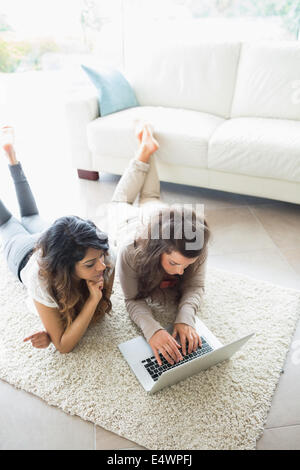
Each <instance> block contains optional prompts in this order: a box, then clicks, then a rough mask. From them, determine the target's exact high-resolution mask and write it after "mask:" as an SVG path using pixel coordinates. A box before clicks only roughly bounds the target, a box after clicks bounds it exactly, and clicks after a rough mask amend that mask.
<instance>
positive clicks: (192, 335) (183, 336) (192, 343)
mask: <svg viewBox="0 0 300 470" xmlns="http://www.w3.org/2000/svg"><path fill="white" fill-rule="evenodd" d="M177 335H178V336H179V338H180V342H181V344H182V354H183V355H184V356H185V355H186V354H187V353H188V354H191V352H192V351H196V349H197V348H198V346H199V347H200V348H201V346H202V342H201V338H200V336H199V335H198V333H197V331H196V330H195V328H193V327H192V326H189V325H187V324H186V323H175V325H174V330H173V333H172V336H173V338H176V336H177ZM187 342H188V345H189V346H188V351H186V343H187Z"/></svg>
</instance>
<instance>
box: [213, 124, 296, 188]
mask: <svg viewBox="0 0 300 470" xmlns="http://www.w3.org/2000/svg"><path fill="white" fill-rule="evenodd" d="M208 168H210V169H214V170H220V171H225V172H228V173H236V174H241V175H248V176H258V177H265V178H275V179H279V180H287V181H294V182H300V122H299V121H291V120H281V119H264V118H236V119H230V120H228V121H226V122H224V123H223V124H222V125H221V126H219V127H218V128H217V129H216V131H215V132H214V134H213V136H212V138H211V140H210V143H209V151H208Z"/></svg>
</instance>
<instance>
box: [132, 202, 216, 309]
mask: <svg viewBox="0 0 300 470" xmlns="http://www.w3.org/2000/svg"><path fill="white" fill-rule="evenodd" d="M184 227H185V228H186V229H183V228H184ZM153 234H154V236H153ZM210 236H211V232H210V229H209V227H208V224H207V221H206V219H205V217H201V216H199V215H198V214H197V213H196V211H195V210H193V209H189V208H188V209H187V208H186V207H185V206H176V207H171V208H169V207H168V208H163V209H160V210H159V211H158V212H157V213H155V214H154V215H153V216H152V217H151V220H150V221H149V223H148V224H147V225H146V227H145V229H144V230H143V231H142V233H141V234H140V235H139V236H138V237H137V238H136V239H135V240H134V246H135V254H134V260H133V263H134V266H135V268H136V271H137V277H138V294H137V295H136V297H135V299H136V300H137V299H142V298H145V297H147V296H149V295H150V294H151V293H152V292H153V291H154V289H155V288H156V287H158V286H159V284H160V282H161V280H162V279H163V276H164V274H165V271H164V269H163V267H162V266H161V255H162V254H163V253H168V254H170V253H171V252H172V251H178V252H179V253H180V254H182V255H183V256H185V257H186V258H196V257H198V259H197V260H196V261H195V263H193V264H192V265H191V266H190V268H191V269H194V270H196V269H197V268H198V267H199V264H200V263H202V262H203V261H204V259H205V257H206V254H207V244H208V240H209V238H210ZM199 237H200V238H201V241H200V246H199V243H196V244H195V242H196V241H197V239H198V240H199ZM179 286H180V279H179Z"/></svg>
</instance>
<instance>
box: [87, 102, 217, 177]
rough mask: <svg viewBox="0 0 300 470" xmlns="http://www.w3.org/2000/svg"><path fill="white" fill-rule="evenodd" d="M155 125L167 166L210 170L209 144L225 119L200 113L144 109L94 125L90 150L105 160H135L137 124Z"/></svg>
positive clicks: (160, 154)
mask: <svg viewBox="0 0 300 470" xmlns="http://www.w3.org/2000/svg"><path fill="white" fill-rule="evenodd" d="M138 119H142V120H145V121H147V122H149V123H151V124H152V126H153V128H154V134H155V136H156V138H157V140H158V142H159V143H160V148H159V150H158V151H157V152H156V155H157V158H159V159H160V160H161V161H163V162H165V163H170V164H177V165H182V164H183V163H184V165H186V166H190V167H201V168H207V148H208V140H209V138H210V136H211V135H212V133H213V132H214V131H215V129H216V128H217V127H218V126H219V125H220V124H221V123H222V122H223V121H224V119H222V118H219V117H216V116H213V115H210V114H205V113H199V112H197V111H189V110H183V109H172V108H163V107H151V106H143V107H142V106H140V107H137V108H130V109H126V110H124V111H120V112H118V113H114V114H111V115H109V116H104V117H101V118H98V119H96V120H94V121H92V122H90V123H89V124H88V126H87V138H88V145H89V148H90V150H91V151H92V152H93V153H94V154H95V155H100V156H103V157H105V158H124V159H128V158H132V157H133V156H134V153H135V151H136V149H137V147H138V141H137V139H136V137H135V132H134V131H135V126H136V120H138Z"/></svg>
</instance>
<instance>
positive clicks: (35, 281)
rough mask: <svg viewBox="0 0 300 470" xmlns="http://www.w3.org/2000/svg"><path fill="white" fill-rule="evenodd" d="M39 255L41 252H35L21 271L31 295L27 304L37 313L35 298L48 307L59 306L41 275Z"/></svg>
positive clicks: (23, 280)
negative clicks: (49, 292)
mask: <svg viewBox="0 0 300 470" xmlns="http://www.w3.org/2000/svg"><path fill="white" fill-rule="evenodd" d="M38 257H39V252H38V251H36V252H34V253H33V255H32V256H31V257H30V258H29V260H28V262H27V264H26V266H25V267H24V268H23V269H22V271H21V273H20V276H21V279H22V282H23V284H24V286H26V288H27V292H28V295H29V298H28V300H27V305H28V307H29V309H30V310H31V311H34V312H36V313H38V312H37V310H36V308H35V305H34V303H33V299H34V300H37V301H38V302H40V303H41V304H43V305H46V307H52V308H58V305H57V303H56V302H55V300H54V299H53V298H52V297H51V296H50V295H49V294H48V291H47V289H46V285H45V282H44V280H43V279H41V278H40V276H39V265H38Z"/></svg>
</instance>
